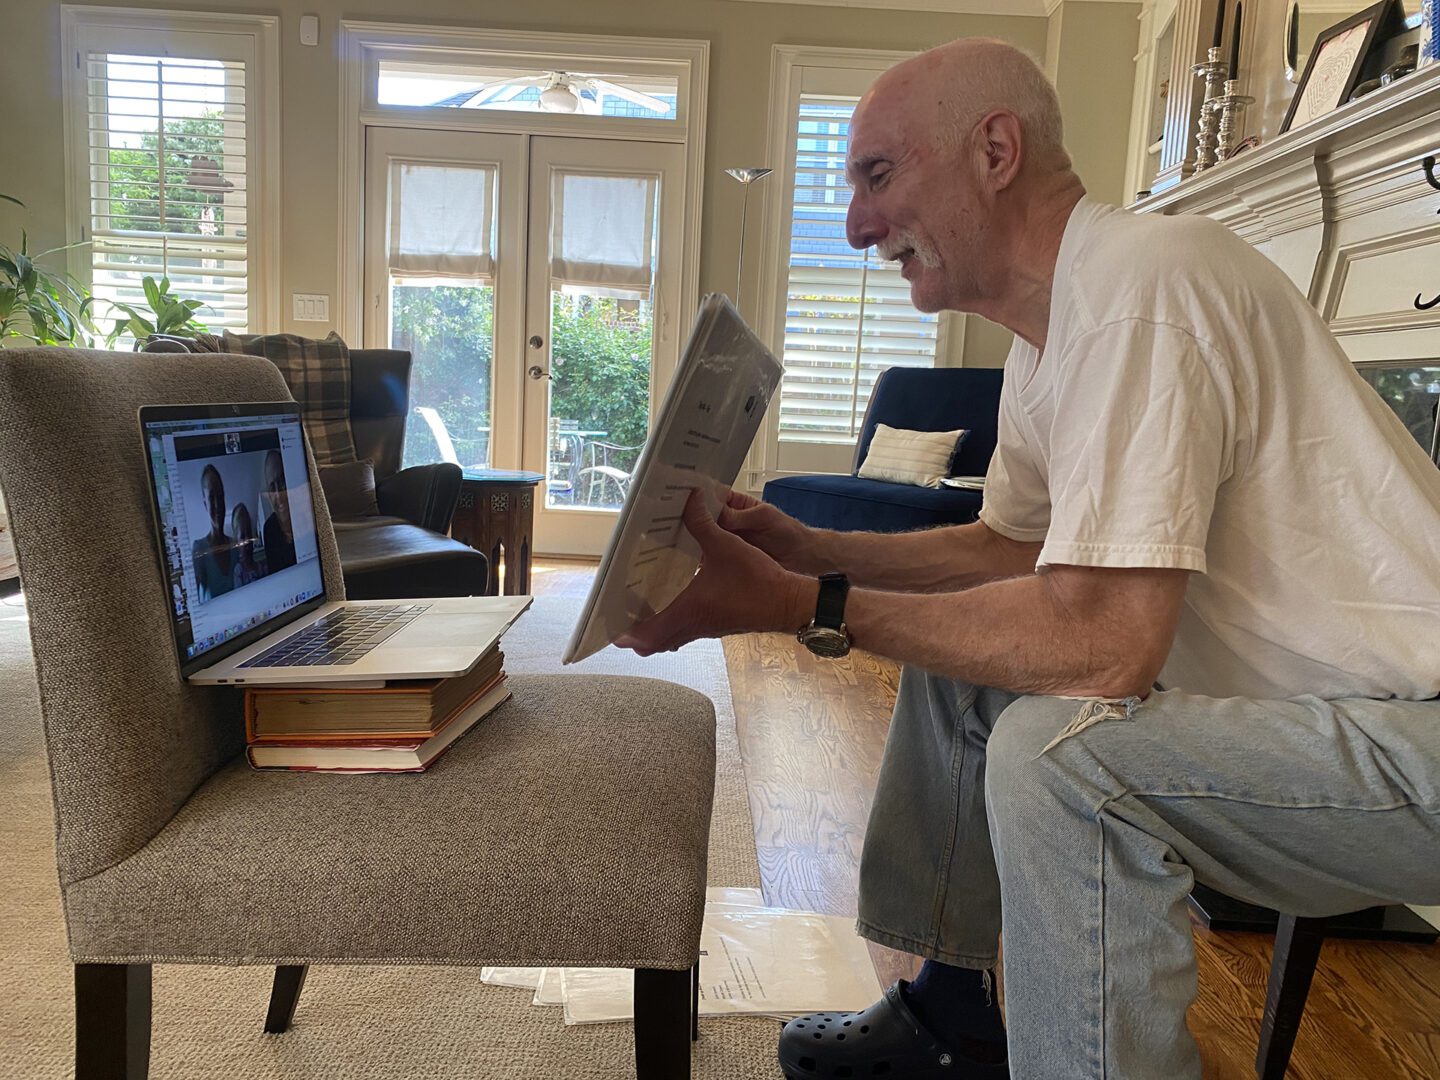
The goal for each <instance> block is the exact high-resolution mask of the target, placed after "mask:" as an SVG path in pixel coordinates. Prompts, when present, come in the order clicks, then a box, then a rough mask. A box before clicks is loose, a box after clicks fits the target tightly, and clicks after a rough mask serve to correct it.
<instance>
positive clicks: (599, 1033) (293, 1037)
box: [0, 596, 780, 1080]
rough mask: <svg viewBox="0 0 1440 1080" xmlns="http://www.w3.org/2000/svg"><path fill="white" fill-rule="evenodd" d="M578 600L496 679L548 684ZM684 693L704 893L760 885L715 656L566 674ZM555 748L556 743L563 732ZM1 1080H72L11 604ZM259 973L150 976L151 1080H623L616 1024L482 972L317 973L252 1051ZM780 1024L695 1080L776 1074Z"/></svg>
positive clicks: (539, 621) (701, 651)
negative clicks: (706, 796)
mask: <svg viewBox="0 0 1440 1080" xmlns="http://www.w3.org/2000/svg"><path fill="white" fill-rule="evenodd" d="M578 603H579V601H578V599H577V598H576V597H573V596H557V597H545V596H542V597H540V598H538V599H537V600H536V602H535V606H534V608H533V609H532V610H531V611H530V612H529V613H528V614H527V615H526V616H525V617H524V618H522V619H521V620H520V622H519V623H518V624H517V626H516V628H515V630H513V631H512V632H511V633H510V634H509V635H507V637H506V640H505V651H506V655H507V664H506V666H507V668H508V670H510V671H512V672H516V673H521V672H524V673H532V672H553V671H558V670H560V661H559V657H560V653H561V650H562V649H563V647H564V644H565V641H566V640H567V639H568V637H569V633H570V628H571V626H572V625H573V622H574V617H575V612H576V610H577V608H578ZM565 670H566V671H573V672H575V673H576V675H577V676H578V677H583V676H584V675H585V674H586V673H587V672H593V673H601V672H603V673H607V674H611V673H615V674H636V675H647V676H651V677H654V678H662V679H669V680H672V681H674V682H679V683H683V684H685V685H687V686H691V687H694V688H695V689H697V690H699V691H701V692H702V693H704V694H706V695H707V696H709V697H710V698H711V700H713V701H714V702H715V707H716V713H717V716H718V732H717V734H718V738H717V758H718V768H717V773H718V775H717V780H716V791H715V818H714V824H713V826H712V830H711V840H710V881H711V884H714V885H737V886H751V887H754V886H758V885H759V883H760V880H759V870H758V868H757V865H756V859H755V845H754V836H753V827H752V825H751V819H750V813H749V809H748V806H747V802H746V792H745V778H744V772H743V769H742V766H741V761H740V754H739V748H738V744H737V741H736V736H735V717H734V712H733V710H732V707H731V703H730V686H729V681H728V677H727V675H726V672H725V660H724V654H723V652H722V651H721V648H720V646H719V644H718V643H716V642H697V643H696V644H695V645H692V646H687V647H686V648H685V649H682V650H680V651H679V652H678V653H675V654H671V655H668V656H663V657H651V658H649V659H646V660H640V659H638V658H636V657H634V656H633V655H631V654H629V653H621V652H618V651H616V650H614V649H610V650H606V652H604V653H601V654H600V655H598V656H596V657H593V658H592V659H590V660H588V661H586V662H585V663H583V664H580V665H576V666H575V667H572V668H567V669H565ZM557 735H560V736H563V733H557ZM0 851H3V852H4V865H5V871H6V873H5V881H4V885H3V886H0V888H3V890H4V896H5V903H4V904H3V906H0V1076H4V1077H24V1078H25V1080H61V1078H64V1077H67V1076H71V1075H73V1073H72V1065H71V1062H72V1054H73V1044H72V1040H73V1038H74V1011H73V1010H74V1006H73V988H72V982H71V970H72V969H71V966H70V964H69V959H68V956H67V953H66V944H65V927H64V922H63V920H62V916H61V911H60V893H59V887H58V885H57V883H56V876H55V856H54V846H53V820H52V816H51V803H50V789H49V778H48V775H47V773H46V769H45V760H44V749H43V744H42V741H41V730H40V719H39V707H38V704H37V701H36V692H35V685H34V676H33V672H32V669H31V661H30V645H29V637H28V631H27V624H26V619H25V612H24V608H23V606H21V605H20V604H19V603H18V601H16V600H13V599H12V600H10V601H6V602H3V603H0ZM271 976H272V969H269V968H195V967H181V966H174V965H171V966H161V967H157V968H156V969H155V976H154V1025H153V1030H154V1035H153V1039H152V1049H151V1066H150V1075H151V1077H152V1078H153V1080H211V1078H213V1080H319V1078H326V1080H330V1078H342V1080H442V1078H443V1080H530V1078H535V1080H540V1078H544V1080H617V1078H623V1077H628V1076H633V1075H634V1040H633V1032H632V1029H631V1027H630V1025H628V1024H604V1025H595V1026H585V1027H570V1028H566V1027H565V1026H563V1024H562V1022H561V1019H560V1012H559V1010H558V1009H542V1008H536V1007H533V1006H531V1005H530V1004H529V999H530V994H529V993H528V992H527V991H519V990H511V989H507V988H504V987H493V986H486V985H483V984H482V983H481V982H480V973H479V971H478V969H475V970H472V969H456V968H427V967H406V968H356V967H344V968H342V967H313V968H311V970H310V975H309V978H308V980H307V982H306V984H305V990H304V993H303V994H302V996H301V999H300V1006H299V1009H298V1011H297V1013H296V1018H295V1025H294V1027H293V1028H292V1029H291V1030H290V1031H289V1032H288V1033H287V1034H285V1035H283V1036H272V1035H264V1034H262V1032H261V1024H262V1022H263V1020H264V1014H265V1006H266V1003H267V1000H268V997H269V992H270V979H271ZM777 1034H778V1031H777V1027H776V1024H775V1022H774V1021H768V1020H762V1019H748V1018H747V1019H715V1020H710V1019H707V1020H705V1021H703V1022H702V1025H701V1037H700V1042H699V1043H698V1044H697V1045H696V1047H695V1052H694V1066H693V1067H694V1076H695V1077H696V1078H697V1080H749V1078H752V1077H755V1078H772V1077H776V1076H779V1075H780V1074H779V1070H778V1068H777V1066H776V1064H775V1038H776V1035H777Z"/></svg>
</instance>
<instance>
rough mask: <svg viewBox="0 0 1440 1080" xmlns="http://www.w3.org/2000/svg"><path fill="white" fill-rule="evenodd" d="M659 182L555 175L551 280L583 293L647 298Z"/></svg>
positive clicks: (651, 273)
mask: <svg viewBox="0 0 1440 1080" xmlns="http://www.w3.org/2000/svg"><path fill="white" fill-rule="evenodd" d="M658 187H659V185H658V183H657V182H656V179H655V178H654V177H650V176H591V175H586V174H584V173H572V172H557V173H556V175H555V184H554V187H553V188H552V192H553V194H552V200H553V203H552V205H553V207H554V209H553V210H552V212H551V213H552V217H551V237H550V277H551V280H552V282H553V283H554V284H556V285H561V284H563V285H575V286H579V287H581V288H582V289H583V290H584V291H585V292H588V293H592V294H595V293H599V294H601V295H606V294H608V295H614V296H622V297H633V298H638V299H642V300H648V299H650V283H651V278H652V277H653V276H654V273H655V210H656V202H657V199H656V197H655V196H656V194H657V190H658Z"/></svg>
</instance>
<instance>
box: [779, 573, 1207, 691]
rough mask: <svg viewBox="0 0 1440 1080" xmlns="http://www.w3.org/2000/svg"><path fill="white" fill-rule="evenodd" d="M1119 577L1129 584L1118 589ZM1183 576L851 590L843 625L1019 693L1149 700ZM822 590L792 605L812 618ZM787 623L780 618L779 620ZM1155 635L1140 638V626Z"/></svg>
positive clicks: (805, 587) (889, 649)
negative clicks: (945, 589)
mask: <svg viewBox="0 0 1440 1080" xmlns="http://www.w3.org/2000/svg"><path fill="white" fill-rule="evenodd" d="M1116 574H1124V575H1127V586H1126V587H1125V588H1123V589H1117V588H1115V587H1114V586H1115V584H1116V583H1117V579H1116V578H1115V577H1114V575H1116ZM1184 577H1185V575H1184V573H1183V572H1181V571H1170V570H1162V571H1150V570H1134V571H1103V570H1101V571H1085V570H1082V571H1079V572H1078V573H1071V574H1069V575H1068V576H1067V578H1066V579H1065V580H1064V581H1063V582H1062V581H1060V580H1058V579H1057V578H1056V577H1055V575H1054V574H1047V575H1037V574H1030V575H1028V576H1025V577H1016V578H1011V579H1008V580H1004V581H996V582H992V583H990V584H986V585H980V586H976V587H974V588H971V589H968V590H964V591H960V592H950V593H932V594H928V595H915V594H905V593H899V592H881V591H877V590H872V589H853V590H851V592H850V595H849V598H848V600H847V602H846V606H845V623H846V627H847V629H848V630H849V631H850V634H851V636H852V637H853V638H854V642H855V645H856V646H857V647H859V648H863V649H867V650H869V651H871V652H876V653H879V654H881V655H883V656H888V657H890V658H891V659H892V660H898V661H901V662H902V663H907V664H913V665H914V666H916V667H919V668H923V669H924V670H926V671H931V672H934V673H936V674H938V675H947V676H950V677H951V678H956V679H963V680H964V681H966V682H969V683H973V684H975V685H977V686H993V687H998V688H1001V689H1005V690H1013V691H1016V692H1017V693H1022V694H1063V695H1071V696H1076V697H1107V698H1119V697H1126V696H1129V695H1131V694H1135V695H1142V696H1143V695H1144V694H1145V693H1147V692H1148V690H1149V688H1150V686H1151V684H1152V683H1153V682H1154V680H1155V677H1156V676H1157V674H1158V673H1159V671H1160V667H1161V665H1162V664H1163V663H1164V660H1165V656H1166V654H1167V653H1168V651H1169V646H1170V641H1171V639H1172V638H1173V635H1174V625H1175V620H1176V618H1177V617H1178V611H1179V605H1180V602H1181V600H1182V599H1183V597H1184ZM816 591H817V586H816V585H815V584H814V582H813V581H805V582H803V583H802V585H801V586H800V587H798V588H797V589H796V591H795V595H794V596H793V598H791V599H790V603H791V604H793V605H794V611H793V612H792V613H791V614H790V615H789V616H787V617H788V618H789V619H790V620H792V621H793V620H794V619H795V618H796V617H797V616H798V617H800V622H799V623H797V625H801V624H803V622H804V621H805V620H804V617H805V616H806V613H807V612H809V611H812V610H813V608H814V603H815V594H816ZM782 621H783V620H782ZM1147 625H1148V626H1149V627H1150V630H1149V631H1146V632H1141V633H1137V632H1136V631H1137V628H1140V627H1143V626H1147Z"/></svg>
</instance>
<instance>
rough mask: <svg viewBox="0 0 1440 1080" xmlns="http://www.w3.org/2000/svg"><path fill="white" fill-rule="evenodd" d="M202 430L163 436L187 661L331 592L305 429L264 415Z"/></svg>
mask: <svg viewBox="0 0 1440 1080" xmlns="http://www.w3.org/2000/svg"><path fill="white" fill-rule="evenodd" d="M203 426H204V427H205V428H208V430H197V428H199V427H202V425H201V424H197V423H196V422H193V421H192V422H189V423H188V424H177V425H175V426H173V427H172V428H171V429H170V430H169V431H166V432H163V433H159V432H157V434H161V439H160V447H159V448H160V449H161V451H162V452H161V454H159V455H155V458H156V460H155V462H154V464H155V470H156V474H157V475H156V481H157V491H158V494H159V497H160V509H161V519H162V522H163V527H164V532H165V542H166V543H165V546H166V560H167V563H168V566H169V570H170V575H169V577H170V589H171V594H172V595H171V600H172V602H173V604H174V608H175V616H176V626H177V634H178V636H179V637H180V639H181V642H182V647H183V648H184V652H185V654H186V657H187V659H189V658H194V657H197V656H199V655H200V654H202V653H204V652H206V651H207V650H209V649H211V648H214V647H215V646H217V645H220V644H222V643H223V642H225V641H226V640H229V639H230V638H233V637H235V636H236V635H238V634H241V633H244V632H245V631H246V630H250V629H253V628H254V627H256V626H260V625H262V624H263V623H265V622H268V621H269V620H270V619H272V618H274V617H276V616H277V615H280V614H282V613H284V612H285V611H287V610H289V609H290V608H292V607H295V606H297V605H298V604H301V603H304V602H305V601H306V600H308V599H311V598H313V597H315V596H318V595H320V593H321V592H322V590H323V585H322V582H321V573H320V565H319V558H318V554H319V553H318V550H317V546H316V539H315V528H314V519H313V517H312V509H311V503H310V493H309V482H308V475H307V473H306V464H305V449H304V437H303V435H302V434H301V431H300V425H299V424H298V423H296V422H294V421H292V420H289V419H288V418H283V417H257V418H254V419H253V420H251V421H250V422H248V423H247V422H246V421H243V420H242V421H240V422H238V423H237V422H235V421H228V422H227V421H215V420H212V421H209V422H208V424H205V425H203ZM152 446H153V444H152ZM162 472H163V474H164V475H161V474H162Z"/></svg>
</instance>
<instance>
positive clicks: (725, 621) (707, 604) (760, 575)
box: [615, 490, 818, 656]
mask: <svg viewBox="0 0 1440 1080" xmlns="http://www.w3.org/2000/svg"><path fill="white" fill-rule="evenodd" d="M736 498H739V499H747V498H748V497H747V496H744V495H739V496H737V495H734V494H732V495H731V499H732V500H733V499H736ZM748 501H749V502H752V503H753V502H754V500H753V499H749V500H748ZM733 505H734V503H733V502H732V504H731V506H732V507H733ZM741 509H748V507H742V508H741ZM769 509H774V508H773V507H770V508H769ZM728 510H729V508H727V512H728ZM775 512H776V513H777V514H779V511H778V510H777V511H775ZM721 516H722V517H723V516H724V514H723V513H722V515H721ZM780 516H781V517H782V518H784V515H783V514H781V515H780ZM683 520H684V523H685V527H686V528H687V529H689V530H690V535H691V536H693V537H695V540H696V541H697V542H698V543H699V545H700V556H701V561H700V570H699V572H698V573H697V574H696V575H695V578H694V580H693V581H691V582H690V584H689V585H688V586H686V588H685V591H684V592H682V593H681V594H680V595H679V596H677V597H676V598H675V600H674V601H673V602H672V603H671V604H670V606H669V607H667V608H666V609H665V610H664V611H662V612H660V614H658V615H652V616H651V617H650V618H648V619H644V620H642V621H641V622H638V623H636V624H635V625H634V626H633V627H631V628H630V630H628V631H627V632H626V633H624V634H621V635H620V637H618V638H616V640H615V644H616V645H618V646H619V647H620V648H622V649H634V650H635V652H637V653H638V654H639V655H641V656H649V655H650V654H651V653H657V652H671V651H673V650H675V649H678V648H680V646H682V645H685V644H687V643H689V642H691V641H694V640H695V639H696V638H702V637H723V636H725V635H726V634H744V633H749V632H752V631H760V630H792V629H794V628H795V627H798V626H800V625H802V624H803V623H806V622H808V621H809V620H810V617H811V615H812V614H813V613H814V610H815V594H816V590H817V589H818V585H817V584H816V583H815V582H814V581H812V580H810V579H807V578H804V577H801V576H800V575H798V574H793V573H790V572H789V571H787V570H786V569H785V568H784V567H782V566H781V565H780V564H779V563H777V562H776V561H775V560H774V559H772V558H771V557H770V556H769V555H767V554H766V553H765V552H764V551H763V550H762V549H761V548H760V547H759V546H758V545H757V546H752V545H751V544H750V543H747V542H746V541H745V540H742V539H741V538H740V537H739V536H732V535H731V534H730V533H728V532H726V531H725V530H724V529H722V528H721V527H720V526H719V525H718V524H716V522H715V519H714V518H712V517H711V516H710V512H709V511H708V510H707V509H706V508H705V499H704V497H703V496H702V495H701V494H700V492H699V491H698V490H695V491H692V492H690V498H689V500H688V501H687V502H686V503H685V513H684V517H683ZM785 520H786V521H789V520H790V519H789V518H785ZM797 524H798V523H797ZM801 528H803V526H801Z"/></svg>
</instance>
